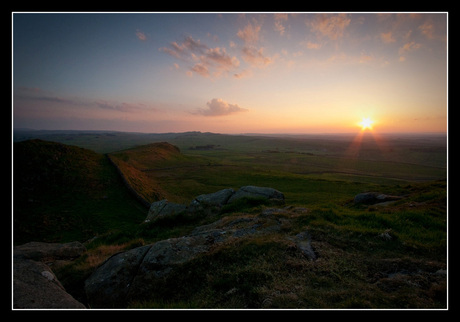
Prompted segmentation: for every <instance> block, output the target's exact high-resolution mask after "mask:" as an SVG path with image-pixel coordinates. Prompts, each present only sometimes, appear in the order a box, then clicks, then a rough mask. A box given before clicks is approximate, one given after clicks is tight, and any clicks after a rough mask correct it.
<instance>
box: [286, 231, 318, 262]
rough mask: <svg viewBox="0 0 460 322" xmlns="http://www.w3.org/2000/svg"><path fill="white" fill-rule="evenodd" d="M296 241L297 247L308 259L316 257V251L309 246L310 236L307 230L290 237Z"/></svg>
mask: <svg viewBox="0 0 460 322" xmlns="http://www.w3.org/2000/svg"><path fill="white" fill-rule="evenodd" d="M292 240H293V241H294V242H295V243H296V246H297V248H298V249H299V250H300V251H301V252H302V254H303V255H304V256H305V257H307V258H308V259H310V260H315V259H316V253H315V251H314V250H313V248H312V247H311V237H310V234H309V233H308V232H307V231H304V232H301V233H299V234H297V235H295V236H294V238H292Z"/></svg>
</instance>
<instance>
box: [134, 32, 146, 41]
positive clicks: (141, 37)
mask: <svg viewBox="0 0 460 322" xmlns="http://www.w3.org/2000/svg"><path fill="white" fill-rule="evenodd" d="M136 37H137V38H138V39H139V40H141V41H146V40H147V36H146V35H145V33H143V32H142V31H140V30H139V29H138V30H137V31H136Z"/></svg>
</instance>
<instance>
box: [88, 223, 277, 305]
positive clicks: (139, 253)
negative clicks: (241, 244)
mask: <svg viewBox="0 0 460 322" xmlns="http://www.w3.org/2000/svg"><path fill="white" fill-rule="evenodd" d="M280 229H281V223H280V221H278V220H277V219H276V218H275V216H272V217H269V216H256V217H242V218H236V219H235V218H228V217H225V218H222V219H220V220H218V221H216V222H214V223H212V224H209V225H205V226H201V227H197V228H195V229H194V230H193V232H192V233H191V234H190V235H187V236H183V237H179V238H170V239H166V240H162V241H159V242H156V243H154V244H151V245H147V246H142V247H139V248H135V249H132V250H129V251H127V252H123V253H119V254H116V255H114V256H112V257H110V258H109V259H107V260H106V261H105V262H104V263H103V264H102V265H101V266H99V267H98V268H97V269H96V271H95V272H94V273H93V274H92V275H91V276H90V277H89V278H88V279H87V280H86V282H85V291H86V294H87V298H88V301H89V303H90V304H91V306H92V307H106V308H108V307H123V305H124V304H126V303H127V302H129V301H130V300H133V299H139V298H143V297H145V296H151V295H152V293H154V292H155V287H156V286H155V285H156V282H158V281H162V280H163V279H164V278H165V277H167V276H168V274H169V273H170V272H171V271H172V270H173V269H174V268H176V267H178V266H179V265H181V264H183V263H185V262H188V261H191V260H193V259H194V258H196V257H197V256H198V255H200V254H204V253H207V252H209V251H210V250H211V249H212V247H213V246H215V245H217V244H221V243H224V242H226V241H227V240H230V239H235V238H242V237H245V236H249V235H254V234H267V233H272V232H278V231H280Z"/></svg>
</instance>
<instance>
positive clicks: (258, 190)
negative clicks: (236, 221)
mask: <svg viewBox="0 0 460 322" xmlns="http://www.w3.org/2000/svg"><path fill="white" fill-rule="evenodd" d="M243 198H261V199H266V200H272V201H279V202H284V194H283V193H281V192H279V191H278V190H276V189H273V188H268V187H256V186H245V187H241V188H240V189H239V190H238V191H237V192H235V193H234V194H233V195H232V196H231V197H230V199H229V200H228V203H232V202H235V201H236V200H239V199H243Z"/></svg>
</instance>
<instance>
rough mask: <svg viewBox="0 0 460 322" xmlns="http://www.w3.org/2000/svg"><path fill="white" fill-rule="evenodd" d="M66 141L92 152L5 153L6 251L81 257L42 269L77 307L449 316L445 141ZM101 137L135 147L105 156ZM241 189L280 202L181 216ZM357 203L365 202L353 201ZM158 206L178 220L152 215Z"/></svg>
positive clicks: (37, 148) (19, 146)
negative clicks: (42, 250)
mask: <svg viewBox="0 0 460 322" xmlns="http://www.w3.org/2000/svg"><path fill="white" fill-rule="evenodd" d="M48 134H49V133H48ZM58 134H59V135H60V137H61V138H62V137H63V135H64V134H63V133H58ZM80 134H81V133H80ZM109 134H110V135H109ZM49 135H51V134H49ZM53 135H56V134H53ZM65 135H68V134H65ZM71 135H73V139H72V140H67V141H68V142H67V143H69V144H70V143H72V142H70V141H73V142H80V143H81V142H86V144H93V145H94V144H95V143H94V141H97V140H99V141H97V142H98V145H99V147H98V149H95V150H97V151H99V152H94V151H92V150H89V149H85V148H81V147H77V146H73V145H68V144H62V143H53V142H49V141H43V140H22V141H21V142H15V143H14V151H13V152H14V159H13V165H14V178H13V179H14V181H13V184H14V186H13V187H14V190H13V196H14V199H13V237H14V240H13V241H14V244H15V245H16V246H20V245H23V244H25V243H28V242H31V241H35V242H47V243H68V242H74V241H78V242H80V243H81V244H82V245H83V246H84V251H83V252H82V253H81V254H79V255H78V256H77V257H76V258H72V259H66V260H62V259H56V258H52V256H51V257H49V258H47V259H46V260H45V264H46V265H48V266H49V267H50V269H51V270H52V272H53V274H55V276H56V278H57V279H58V280H59V282H60V283H61V284H62V287H63V288H64V289H65V290H66V291H67V292H68V293H69V294H70V295H71V296H72V297H73V298H74V299H76V300H77V301H78V302H80V303H81V304H83V305H84V306H85V307H87V308H98V307H105V308H111V307H119V308H302V309H309V308H326V309H327V308H425V309H426V308H428V309H445V308H447V306H448V303H447V273H448V271H447V266H448V262H447V243H448V238H447V237H448V236H447V192H446V190H447V188H446V173H447V171H446V170H447V169H446V156H445V154H446V149H447V147H446V145H445V142H444V141H443V140H442V138H441V139H440V138H439V137H434V138H431V137H426V136H425V137H422V138H420V137H417V138H408V137H404V138H399V141H398V139H397V138H392V139H391V140H390V139H387V140H386V141H385V142H386V143H385V144H386V145H385V147H382V145H381V146H380V147H379V148H377V146H376V145H375V144H371V143H372V140H371V138H368V140H367V141H363V143H361V145H360V146H359V147H358V146H357V145H356V144H355V145H354V146H353V145H352V144H351V143H353V138H350V140H351V141H343V140H344V139H341V140H342V141H340V140H338V139H337V138H331V137H319V138H312V137H309V138H299V137H297V138H289V139H283V138H273V137H270V138H267V137H265V138H264V137H251V136H242V137H233V136H222V135H216V134H205V133H187V134H168V135H166V134H165V135H163V136H161V135H158V136H159V137H157V139H158V140H152V141H149V142H141V144H136V142H139V141H136V140H135V138H134V137H135V136H136V135H131V134H126V136H123V134H122V133H97V134H91V135H97V136H98V138H95V137H94V136H91V137H88V133H84V135H80V136H79V135H78V133H77V134H75V133H73V134H71ZM112 135H114V136H115V137H117V136H119V137H118V138H119V139H120V142H127V141H128V139H129V140H130V142H131V143H130V145H128V144H127V145H124V146H120V148H114V145H113V144H114V141H112V139H113V138H114V136H112ZM137 135H138V136H136V137H137V138H138V139H139V137H141V138H142V140H144V139H145V138H146V137H145V136H141V135H140V134H137ZM83 136H86V139H84V137H83ZM71 137H72V136H67V139H68V138H71ZM104 137H105V138H108V139H110V141H107V142H108V144H107V145H104V144H103V142H102V141H101V140H100V139H101V138H104ZM55 138H56V136H55ZM57 138H59V137H57ZM149 138H150V139H152V137H149ZM165 138H169V139H170V140H168V142H169V143H166V140H163V139H165ZM153 142H164V143H153ZM344 142H348V143H350V144H349V145H346V144H344ZM366 142H367V143H366ZM171 143H173V144H174V145H172V144H171ZM390 143H391V144H390ZM80 146H82V145H81V144H80ZM104 146H105V148H104ZM109 147H110V148H109ZM202 147H205V148H202ZM104 149H105V150H104ZM385 149H386V150H385ZM101 150H103V152H104V153H108V154H101V153H100V151H101ZM350 151H353V153H351V152H350ZM381 151H387V153H386V154H382V152H381ZM408 151H411V152H412V153H409V152H408ZM382 155H383V156H385V158H382V157H381V156H382ZM244 186H257V187H270V188H271V189H273V190H276V191H278V192H279V193H281V194H282V196H283V198H275V199H276V200H275V199H271V198H263V197H261V196H254V195H252V196H249V195H248V196H246V197H245V198H241V199H239V200H237V201H235V202H232V203H228V204H227V203H226V204H213V203H212V202H211V204H210V205H209V204H207V205H206V206H201V207H192V205H195V206H196V202H195V203H194V200H195V199H199V200H201V199H200V198H197V197H198V196H200V195H210V194H213V193H215V192H219V191H222V190H225V189H233V190H234V191H236V192H238V191H239V190H240V189H241V188H242V187H244ZM367 191H372V192H376V194H373V195H374V196H376V197H375V198H374V199H359V198H358V199H356V198H355V196H357V195H359V194H360V193H363V192H367ZM377 196H390V197H394V198H390V199H385V200H383V199H379V198H377ZM139 197H140V198H139ZM203 198H204V197H203ZM141 199H142V200H144V201H146V203H145V202H144V203H143V202H141V201H140V200H141ZM164 199H167V200H168V202H169V204H170V205H171V207H170V208H171V209H181V210H180V211H172V212H169V213H163V214H161V215H158V214H157V215H155V214H154V215H152V212H154V211H153V210H152V208H150V211H149V206H150V204H151V203H158V202H160V201H161V200H164ZM206 200H208V201H209V199H206ZM360 200H361V201H360ZM363 200H364V201H363ZM173 204H174V205H178V206H177V207H179V208H174V207H172V205H173ZM146 205H147V206H146ZM180 207H182V208H180ZM155 209H156V208H155ZM165 209H166V208H165ZM149 216H150V217H149ZM148 218H149V219H148ZM146 219H148V220H146ZM123 258H124V261H123V262H124V263H126V264H124V265H125V266H123V265H122V266H120V265H119V264H116V263H119V260H121V259H123ZM136 258H138V259H136ZM128 263H131V264H132V265H134V266H129V265H128ZM133 272H136V273H135V274H134V273H133ZM102 274H105V275H102ZM45 275H47V274H45ZM97 276H104V279H105V280H106V281H110V282H108V284H104V283H102V284H101V285H100V287H99V288H98V284H97V283H94V281H95V278H96V277H97ZM126 278H127V280H128V281H129V283H126V285H128V284H129V287H128V289H126V288H125V289H123V290H122V291H120V289H117V288H116V286H117V285H120V284H123V281H125V279H126ZM92 281H93V282H92ZM91 286H94V287H95V288H94V287H93V288H92V289H91ZM135 287H137V288H135ZM13 291H14V290H13ZM98 292H108V293H104V296H103V297H102V296H95V294H99V293H98ZM123 292H124V293H123ZM101 298H106V299H112V300H107V301H105V302H104V301H102V300H100V299H101ZM18 308H19V307H18Z"/></svg>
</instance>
